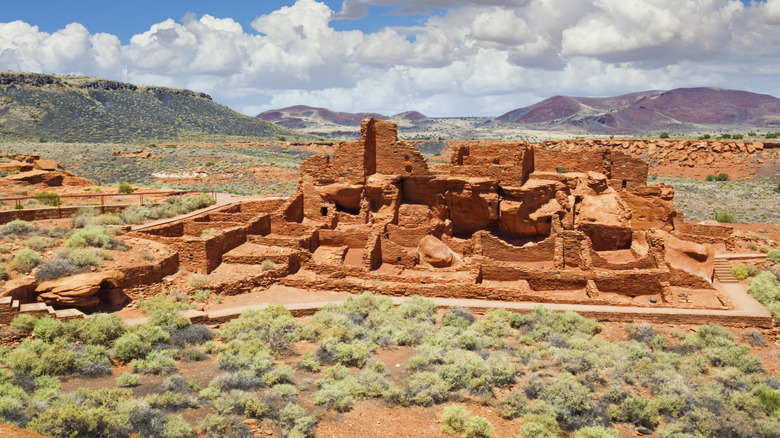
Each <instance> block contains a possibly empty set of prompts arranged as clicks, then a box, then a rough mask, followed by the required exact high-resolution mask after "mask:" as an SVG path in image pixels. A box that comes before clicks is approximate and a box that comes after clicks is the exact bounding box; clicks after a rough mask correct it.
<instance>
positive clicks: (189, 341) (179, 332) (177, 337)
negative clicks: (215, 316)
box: [169, 324, 214, 347]
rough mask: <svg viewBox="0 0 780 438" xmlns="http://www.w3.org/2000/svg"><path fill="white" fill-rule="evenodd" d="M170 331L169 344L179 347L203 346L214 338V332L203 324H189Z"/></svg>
mask: <svg viewBox="0 0 780 438" xmlns="http://www.w3.org/2000/svg"><path fill="white" fill-rule="evenodd" d="M169 331H170V334H171V336H170V338H169V342H170V343H172V344H174V345H176V346H179V347H185V346H187V345H193V344H202V343H204V342H206V341H210V340H211V339H212V338H213V337H214V332H212V331H211V329H210V328H208V327H206V326H205V325H203V324H189V325H185V326H184V327H178V328H175V329H173V330H169Z"/></svg>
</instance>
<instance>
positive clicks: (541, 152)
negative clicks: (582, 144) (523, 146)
mask: <svg viewBox="0 0 780 438" xmlns="http://www.w3.org/2000/svg"><path fill="white" fill-rule="evenodd" d="M610 155H611V154H610V151H609V150H607V149H597V150H592V151H588V150H579V151H556V150H550V149H542V148H534V171H535V172H556V171H557V169H558V168H559V167H563V168H564V170H566V172H583V173H584V172H588V171H594V172H598V173H602V174H604V175H606V176H607V177H608V178H609V177H610V167H611V161H612V160H611V158H610Z"/></svg>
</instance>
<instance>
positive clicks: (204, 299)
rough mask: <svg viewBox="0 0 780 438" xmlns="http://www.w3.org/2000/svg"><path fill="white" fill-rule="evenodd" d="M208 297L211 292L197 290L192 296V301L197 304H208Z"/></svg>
mask: <svg viewBox="0 0 780 438" xmlns="http://www.w3.org/2000/svg"><path fill="white" fill-rule="evenodd" d="M209 295H211V291H209V290H208V289H198V290H196V291H195V292H194V293H193V294H192V301H195V302H198V303H208V302H209Z"/></svg>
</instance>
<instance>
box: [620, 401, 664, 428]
mask: <svg viewBox="0 0 780 438" xmlns="http://www.w3.org/2000/svg"><path fill="white" fill-rule="evenodd" d="M608 412H609V416H610V417H611V418H612V420H614V421H618V422H621V423H634V424H637V425H639V426H644V427H647V428H650V429H654V428H655V427H656V426H658V408H657V407H656V406H655V405H654V404H652V403H650V401H649V400H648V399H646V398H644V397H642V396H639V395H631V396H629V397H627V398H626V399H625V400H623V402H622V403H621V404H620V405H619V406H617V405H610V407H609V409H608Z"/></svg>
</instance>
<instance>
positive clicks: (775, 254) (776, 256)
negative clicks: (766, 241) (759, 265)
mask: <svg viewBox="0 0 780 438" xmlns="http://www.w3.org/2000/svg"><path fill="white" fill-rule="evenodd" d="M766 258H767V259H768V260H769V261H771V262H772V263H780V249H773V250H771V251H769V252H768V253H766Z"/></svg>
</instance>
